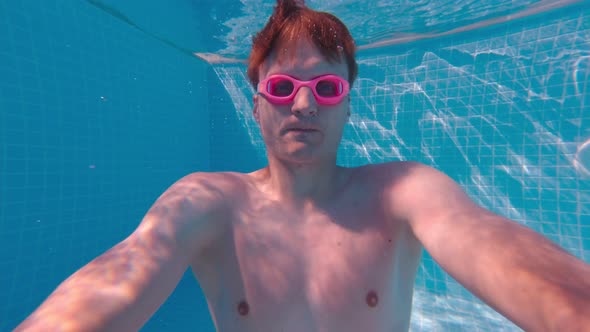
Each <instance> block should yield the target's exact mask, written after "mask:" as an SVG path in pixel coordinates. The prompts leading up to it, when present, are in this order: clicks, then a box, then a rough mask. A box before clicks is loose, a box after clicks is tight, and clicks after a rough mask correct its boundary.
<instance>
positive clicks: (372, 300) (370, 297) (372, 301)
mask: <svg viewBox="0 0 590 332" xmlns="http://www.w3.org/2000/svg"><path fill="white" fill-rule="evenodd" d="M378 302H379V297H378V296H377V293H376V292H375V291H370V292H369V293H367V304H368V305H369V307H371V308H374V307H376V306H377V303H378Z"/></svg>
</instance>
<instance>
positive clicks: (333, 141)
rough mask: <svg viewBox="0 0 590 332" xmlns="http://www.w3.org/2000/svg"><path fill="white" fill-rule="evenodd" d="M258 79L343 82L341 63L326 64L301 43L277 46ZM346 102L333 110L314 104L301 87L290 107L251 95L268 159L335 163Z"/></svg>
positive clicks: (345, 73)
mask: <svg viewBox="0 0 590 332" xmlns="http://www.w3.org/2000/svg"><path fill="white" fill-rule="evenodd" d="M259 74H260V76H259V77H260V80H261V81H262V80H264V79H265V78H267V77H269V76H271V75H276V74H283V75H288V76H291V77H294V78H296V79H298V80H301V81H309V80H312V79H314V78H316V77H318V76H322V75H327V74H332V75H337V76H340V77H342V78H347V77H348V68H347V66H346V64H345V62H338V63H329V62H328V61H327V60H326V59H325V58H324V57H323V56H322V54H321V53H320V52H319V50H318V49H317V48H316V47H315V46H313V45H312V44H311V43H309V42H307V41H299V42H298V43H295V44H291V45H286V46H283V47H277V48H276V49H275V51H273V53H272V54H271V55H270V56H269V57H268V59H267V60H266V61H265V62H264V64H263V65H262V66H261V68H260V72H259ZM349 104H350V102H349V97H348V96H347V97H345V98H344V99H343V100H342V101H341V102H340V103H338V104H336V105H321V104H319V103H318V102H317V101H316V99H315V97H314V94H313V92H312V91H311V90H310V88H308V87H301V88H300V89H299V91H297V93H296V95H295V98H294V99H293V101H292V102H290V103H288V104H284V105H279V104H273V103H271V102H270V101H268V100H267V99H266V97H264V96H262V95H260V94H257V95H255V96H254V117H255V119H256V121H257V122H258V124H259V125H260V130H261V132H262V137H263V138H264V142H265V144H266V148H267V152H268V154H269V157H270V155H272V156H274V157H276V158H278V159H281V160H285V161H291V162H296V163H311V162H314V161H321V160H332V159H333V160H334V161H335V159H336V152H337V150H338V145H339V144H340V140H341V138H342V130H343V129H344V124H345V123H346V121H347V119H348V115H349V113H348V112H349Z"/></svg>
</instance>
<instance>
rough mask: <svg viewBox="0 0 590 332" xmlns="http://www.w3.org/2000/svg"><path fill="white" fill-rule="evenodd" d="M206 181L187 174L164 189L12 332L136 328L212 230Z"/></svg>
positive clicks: (217, 203)
mask: <svg viewBox="0 0 590 332" xmlns="http://www.w3.org/2000/svg"><path fill="white" fill-rule="evenodd" d="M207 183H208V182H206V181H205V177H204V175H202V174H192V175H189V176H187V177H185V178H183V179H181V180H179V181H178V182H177V183H175V184H174V185H172V186H171V187H170V188H169V189H168V190H167V191H166V192H165V193H164V194H163V195H162V196H161V197H160V198H159V199H158V200H157V201H156V202H155V203H154V205H153V206H152V208H151V209H150V210H149V211H148V213H147V214H146V215H145V217H144V218H143V220H142V222H141V224H140V225H139V226H138V228H137V229H136V230H135V231H134V232H133V233H132V234H131V235H130V236H129V237H127V238H126V239H125V240H123V241H122V242H121V243H119V244H117V245H116V246H114V247H113V248H111V249H110V250H108V251H107V252H105V253H104V254H102V255H101V256H99V257H98V258H96V259H94V260H93V261H91V262H90V263H88V264H87V265H86V266H84V267H82V268H81V269H80V270H78V271H77V272H76V273H74V274H73V275H72V276H70V277H69V278H68V279H67V280H65V281H64V282H63V283H62V284H61V285H60V286H59V287H58V288H57V289H56V290H55V291H54V292H53V293H52V294H51V295H50V296H49V297H48V298H47V299H46V300H45V301H44V302H43V304H42V305H41V306H40V307H39V308H37V310H35V311H34V312H33V313H32V314H31V315H30V316H29V317H28V318H27V319H26V320H25V321H24V322H23V323H22V324H21V325H19V326H18V327H17V329H16V331H133V330H135V331H136V330H138V329H139V328H140V327H141V326H142V325H143V324H144V323H145V322H146V321H147V320H148V319H149V317H151V315H152V314H153V313H154V312H155V311H156V310H157V309H158V307H159V306H160V305H161V304H162V303H163V302H164V301H165V300H166V298H167V297H168V296H169V295H170V294H171V293H172V291H173V290H174V288H175V287H176V285H177V283H178V282H179V280H180V278H181V277H182V275H183V273H184V272H185V271H186V269H187V267H188V265H189V263H190V260H191V258H193V257H195V256H196V255H198V254H199V252H200V249H202V248H203V247H204V246H206V245H207V244H208V243H210V242H211V241H213V240H214V238H215V236H216V234H217V233H218V228H219V226H218V225H219V224H220V223H216V222H215V221H216V220H217V219H218V218H219V217H220V215H219V214H220V213H223V212H220V211H222V210H223V209H222V208H221V206H222V205H223V204H222V202H223V199H222V198H221V195H220V194H219V191H216V190H214V189H212V188H214V186H210V185H207ZM81 241H82V239H81Z"/></svg>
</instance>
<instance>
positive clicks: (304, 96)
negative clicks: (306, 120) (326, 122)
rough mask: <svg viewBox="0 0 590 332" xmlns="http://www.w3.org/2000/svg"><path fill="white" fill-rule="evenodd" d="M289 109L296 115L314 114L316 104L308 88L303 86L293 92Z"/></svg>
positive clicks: (316, 107) (316, 108)
mask: <svg viewBox="0 0 590 332" xmlns="http://www.w3.org/2000/svg"><path fill="white" fill-rule="evenodd" d="M291 111H292V112H293V113H295V114H297V115H303V116H316V115H317V113H318V104H317V102H316V100H315V96H314V95H313V92H312V91H311V89H310V88H308V87H306V86H303V87H301V88H300V89H299V91H297V93H296V94H295V99H294V100H293V107H292V108H291Z"/></svg>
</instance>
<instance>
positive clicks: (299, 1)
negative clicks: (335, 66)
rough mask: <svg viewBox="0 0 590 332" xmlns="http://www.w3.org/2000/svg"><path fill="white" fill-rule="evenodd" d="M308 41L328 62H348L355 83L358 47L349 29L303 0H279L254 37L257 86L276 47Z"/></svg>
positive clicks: (252, 69)
mask: <svg viewBox="0 0 590 332" xmlns="http://www.w3.org/2000/svg"><path fill="white" fill-rule="evenodd" d="M300 40H307V41H309V42H311V44H312V45H314V46H315V47H317V49H318V50H319V51H320V53H321V54H322V55H323V56H324V58H326V60H327V61H328V62H331V63H334V62H340V61H342V60H344V61H346V65H347V67H348V82H349V83H350V85H351V86H352V84H353V82H354V80H355V79H356V76H357V72H358V65H357V63H356V60H355V51H356V46H355V43H354V40H353V39H352V36H351V35H350V32H349V31H348V28H346V26H345V25H344V23H342V21H340V20H339V19H338V18H337V17H336V16H334V15H332V14H329V13H325V12H318V11H315V10H311V9H309V8H307V7H306V6H305V4H304V1H303V0H277V5H276V6H275V8H274V12H273V13H272V15H271V16H270V18H269V20H268V22H267V23H266V25H265V26H264V28H262V30H261V31H260V32H258V33H257V34H256V35H255V36H254V38H253V40H252V41H253V45H252V52H251V53H250V57H249V58H248V71H247V74H248V78H249V80H250V83H251V84H252V86H254V88H255V89H256V86H257V85H258V82H259V80H260V78H259V69H260V66H261V65H262V64H263V63H264V61H265V60H266V59H267V58H268V57H269V56H270V55H271V53H272V52H273V50H274V49H275V48H276V47H281V46H282V45H290V44H294V43H297V42H299V41H300Z"/></svg>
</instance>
